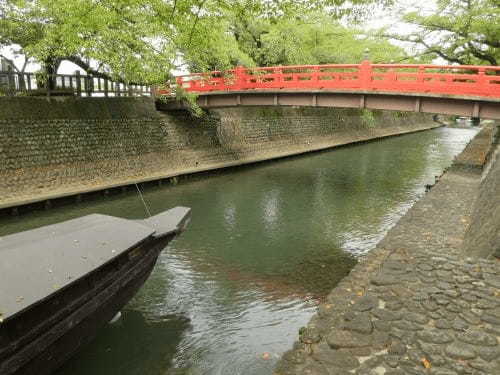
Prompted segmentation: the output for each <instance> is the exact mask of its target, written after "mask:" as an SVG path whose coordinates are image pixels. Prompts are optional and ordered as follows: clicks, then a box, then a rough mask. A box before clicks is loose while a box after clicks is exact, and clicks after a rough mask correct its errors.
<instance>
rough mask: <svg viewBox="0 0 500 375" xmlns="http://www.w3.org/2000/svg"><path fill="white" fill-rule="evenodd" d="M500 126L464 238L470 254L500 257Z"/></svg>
mask: <svg viewBox="0 0 500 375" xmlns="http://www.w3.org/2000/svg"><path fill="white" fill-rule="evenodd" d="M499 141H500V125H499V126H498V127H496V132H495V135H494V140H493V147H491V150H496V151H494V152H493V153H492V154H491V161H490V164H489V166H488V167H487V168H486V170H485V171H484V179H483V180H482V181H481V185H480V188H479V194H478V197H477V199H476V202H475V203H474V209H473V213H472V215H471V222H470V226H469V228H468V229H467V232H466V234H465V239H464V246H463V249H464V253H465V254H466V255H468V256H478V257H484V258H487V257H490V256H495V257H497V258H500V142H499Z"/></svg>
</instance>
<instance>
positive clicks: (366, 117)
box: [361, 109, 377, 128]
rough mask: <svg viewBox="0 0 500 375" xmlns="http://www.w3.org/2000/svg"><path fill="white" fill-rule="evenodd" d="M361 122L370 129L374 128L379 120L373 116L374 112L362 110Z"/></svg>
mask: <svg viewBox="0 0 500 375" xmlns="http://www.w3.org/2000/svg"><path fill="white" fill-rule="evenodd" d="M361 122H362V123H363V125H365V126H367V127H368V128H374V127H375V125H376V124H377V120H376V119H375V116H374V115H373V111H371V110H369V109H362V110H361Z"/></svg>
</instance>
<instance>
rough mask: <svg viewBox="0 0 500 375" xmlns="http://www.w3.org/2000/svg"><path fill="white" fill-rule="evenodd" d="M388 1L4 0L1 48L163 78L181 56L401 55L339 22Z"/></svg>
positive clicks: (200, 60) (208, 62)
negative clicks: (369, 50) (367, 52)
mask: <svg viewBox="0 0 500 375" xmlns="http://www.w3.org/2000/svg"><path fill="white" fill-rule="evenodd" d="M391 2H392V0H349V1H348V0H316V1H309V0H275V1H269V0H71V1H67V0H9V1H0V47H1V46H13V45H15V46H18V47H17V48H18V50H17V52H19V53H21V54H24V55H25V56H27V57H31V58H33V59H34V60H36V61H38V62H40V63H41V64H42V67H43V69H44V70H45V71H46V72H47V73H55V72H56V71H57V68H58V67H59V65H60V63H61V61H63V60H68V61H71V62H74V63H75V64H77V65H79V66H80V67H82V68H83V69H84V70H86V71H87V72H88V73H92V74H94V75H95V76H102V77H106V78H111V79H114V80H119V81H123V82H129V83H155V82H162V81H163V82H164V81H166V80H167V79H168V76H169V74H170V71H171V70H172V69H173V68H176V65H178V64H180V63H181V62H185V63H187V64H188V66H189V67H190V69H191V70H193V71H194V70H196V71H205V70H217V69H219V70H222V69H227V68H230V67H233V66H235V65H238V64H241V65H246V66H252V65H266V64H275V63H315V62H342V61H348V60H349V62H352V60H356V61H359V60H360V59H361V50H362V49H364V48H366V46H368V47H370V46H372V47H373V50H374V51H379V50H380V51H381V53H382V51H388V52H387V54H394V55H395V56H399V55H400V53H401V51H399V50H397V49H396V48H395V47H392V46H390V45H389V44H387V43H386V44H382V45H381V44H380V42H376V41H375V40H372V39H370V38H367V37H364V38H360V37H358V36H357V32H356V31H352V30H350V29H347V28H343V27H342V26H340V24H339V23H338V22H337V21H336V20H337V19H339V18H343V19H350V20H358V19H360V18H362V17H363V15H365V14H366V12H367V11H369V10H370V7H373V6H387V5H388V4H390V3H391ZM318 14H322V15H324V16H319V15H318ZM280 39H282V42H281V43H280ZM335 41H337V42H335ZM358 47H359V48H358ZM379 47H380V48H379ZM391 51H392V52H391ZM381 59H382V56H381Z"/></svg>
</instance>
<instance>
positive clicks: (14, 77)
mask: <svg viewBox="0 0 500 375" xmlns="http://www.w3.org/2000/svg"><path fill="white" fill-rule="evenodd" d="M0 94H4V95H11V96H15V95H23V94H24V95H33V96H35V95H37V96H38V95H46V96H60V95H70V96H71V95H73V96H85V97H91V96H101V97H109V96H116V97H118V96H154V90H153V88H152V87H151V86H146V85H137V84H127V83H123V82H115V81H111V80H108V79H106V78H101V77H93V76H91V75H83V74H80V72H79V71H77V72H75V74H53V75H46V74H45V75H44V74H41V73H18V72H15V71H13V70H7V71H0Z"/></svg>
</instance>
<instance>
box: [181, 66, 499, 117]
mask: <svg viewBox="0 0 500 375" xmlns="http://www.w3.org/2000/svg"><path fill="white" fill-rule="evenodd" d="M177 85H178V86H180V87H182V88H184V89H185V90H186V91H188V92H195V93H198V95H199V96H198V99H197V100H198V104H199V105H200V106H201V107H206V108H208V107H230V106H276V105H284V106H315V107H316V106H317V107H344V108H345V107H347V108H369V109H384V110H398V111H415V112H428V113H441V114H455V115H460V116H470V117H482V118H493V119H500V67H496V66H464V65H462V66H450V65H443V66H440V65H411V64H371V63H370V62H369V61H363V62H362V63H361V64H342V65H301V66H278V67H265V68H243V67H237V68H235V69H232V70H227V71H223V72H220V71H216V72H210V73H195V74H189V75H185V76H180V77H177Z"/></svg>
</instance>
